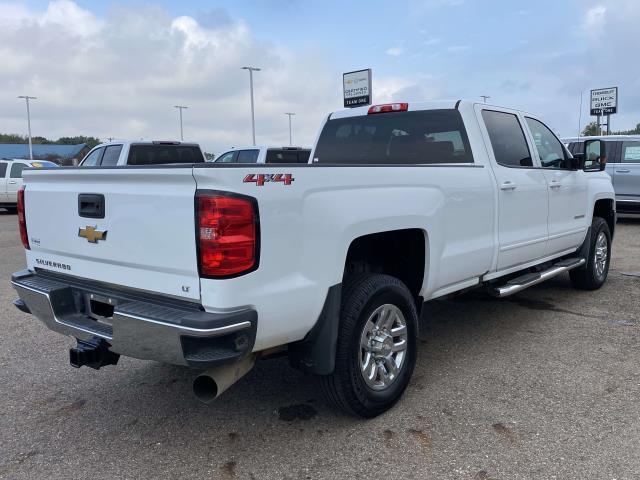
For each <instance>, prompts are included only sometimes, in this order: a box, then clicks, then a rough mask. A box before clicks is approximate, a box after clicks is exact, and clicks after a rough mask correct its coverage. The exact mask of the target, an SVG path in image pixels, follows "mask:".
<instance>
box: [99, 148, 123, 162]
mask: <svg viewBox="0 0 640 480" xmlns="http://www.w3.org/2000/svg"><path fill="white" fill-rule="evenodd" d="M121 151H122V145H109V146H108V147H106V148H105V149H104V155H103V157H102V162H101V163H100V165H102V166H111V167H112V166H114V165H117V164H118V159H119V158H120V152H121Z"/></svg>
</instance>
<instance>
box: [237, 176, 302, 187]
mask: <svg viewBox="0 0 640 480" xmlns="http://www.w3.org/2000/svg"><path fill="white" fill-rule="evenodd" d="M293 181H294V178H293V175H292V174H291V173H249V174H248V175H247V176H246V177H244V180H242V182H243V183H255V184H256V186H258V187H262V186H263V185H264V184H265V183H267V182H282V183H284V184H285V185H291V182H293Z"/></svg>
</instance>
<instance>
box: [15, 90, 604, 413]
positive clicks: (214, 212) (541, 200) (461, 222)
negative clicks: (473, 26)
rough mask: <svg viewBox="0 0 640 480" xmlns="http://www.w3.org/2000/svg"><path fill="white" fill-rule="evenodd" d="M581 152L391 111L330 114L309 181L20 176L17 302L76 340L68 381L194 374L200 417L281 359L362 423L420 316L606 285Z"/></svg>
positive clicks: (423, 108) (133, 172)
mask: <svg viewBox="0 0 640 480" xmlns="http://www.w3.org/2000/svg"><path fill="white" fill-rule="evenodd" d="M585 148H586V149H587V151H588V152H587V153H588V158H589V159H591V160H590V161H589V162H586V161H582V160H581V159H580V158H574V157H572V155H571V154H570V153H569V152H568V151H567V150H566V148H564V146H563V145H562V143H561V142H560V140H558V138H557V137H556V136H555V135H554V133H553V132H552V131H551V130H550V129H549V128H548V127H547V126H546V125H545V124H544V123H543V122H542V120H540V119H539V118H537V117H535V116H534V115H530V114H528V113H523V112H519V111H516V110H512V109H508V108H501V107H495V106H490V105H486V104H481V103H473V102H466V101H458V102H428V103H415V104H408V103H394V104H385V105H374V106H371V107H358V108H353V109H349V110H343V111H338V112H335V113H332V114H331V115H329V116H328V117H327V118H326V119H325V121H324V123H323V125H322V130H321V133H320V136H319V138H318V141H317V143H316V145H315V146H314V148H313V152H312V155H311V158H312V159H313V163H310V164H302V163H300V164H293V163H288V164H277V165H268V164H267V165H260V166H259V167H258V166H257V165H255V164H247V165H240V164H238V165H233V164H229V163H218V164H211V163H198V164H193V165H179V166H177V167H175V166H174V167H173V168H154V169H153V170H148V171H143V170H144V169H140V168H131V167H122V168H120V169H110V170H102V169H96V170H94V171H86V170H85V171H82V169H78V168H70V169H60V170H59V171H53V170H50V171H40V172H39V171H28V172H27V173H26V174H25V179H26V186H25V189H24V190H23V191H22V195H21V196H20V197H19V198H20V199H21V202H20V203H19V211H20V212H21V213H22V215H20V216H19V219H20V220H21V221H20V224H19V225H20V232H21V238H22V241H23V244H24V248H25V252H26V257H27V269H26V270H24V271H21V272H16V273H15V274H14V275H13V277H12V282H13V286H14V287H15V288H16V290H17V291H18V294H19V297H20V298H19V299H18V300H16V302H15V304H16V306H17V307H18V308H19V309H21V310H22V311H25V312H31V313H33V314H34V315H35V316H36V317H37V318H39V319H40V320H41V321H42V322H44V324H45V325H46V326H47V327H48V328H50V329H51V330H53V331H56V332H59V333H61V334H65V335H70V336H72V337H76V338H77V339H78V343H77V346H76V347H74V348H72V349H71V351H70V359H71V364H72V365H73V366H75V367H81V366H83V365H86V366H89V367H93V368H96V369H97V368H100V367H103V366H105V365H110V364H115V363H116V362H117V361H118V358H119V355H126V356H130V357H136V358H141V359H151V360H157V361H161V362H166V363H171V364H177V365H185V366H190V367H192V368H196V369H200V370H205V372H204V373H202V374H200V375H198V377H197V378H196V379H195V381H194V384H193V388H194V392H195V393H196V395H197V396H198V398H200V399H201V400H203V401H205V402H210V401H212V400H213V399H214V398H215V397H217V396H218V395H220V394H221V393H222V392H223V391H224V390H225V389H226V388H228V387H229V386H230V385H231V384H233V383H234V382H235V381H236V380H237V379H238V378H240V377H241V376H242V375H244V374H245V373H246V372H247V371H249V370H250V369H251V367H252V366H253V364H254V361H255V360H256V359H259V358H265V357H268V356H272V355H278V354H286V355H288V357H289V361H290V362H291V364H292V365H293V366H295V367H296V368H299V369H300V370H303V371H305V372H309V373H313V374H316V375H318V377H319V381H320V383H321V384H322V389H323V391H324V392H325V393H326V396H327V398H328V399H329V401H330V402H332V403H334V404H335V405H337V406H338V407H340V408H343V409H344V410H346V411H348V412H351V413H353V414H356V415H360V416H364V417H372V416H375V415H378V414H380V413H382V412H384V411H385V410H387V409H389V408H391V406H393V405H394V404H395V403H396V402H397V400H398V399H399V398H400V396H401V395H402V393H403V391H404V390H405V388H406V387H407V385H408V383H409V380H410V378H411V374H412V372H413V369H414V365H415V362H416V359H417V349H418V347H419V343H420V342H418V316H419V313H420V310H421V308H422V305H423V302H427V301H431V300H433V299H436V298H440V297H443V296H445V295H450V294H453V293H456V292H462V291H466V290H468V289H470V288H483V289H486V290H487V291H488V292H490V293H491V294H493V295H495V296H496V297H506V296H508V295H511V294H514V293H516V292H519V291H521V290H523V289H525V288H527V287H529V286H531V285H536V284H538V283H540V282H542V281H544V280H547V279H549V278H552V277H554V276H556V275H559V274H561V273H563V272H569V276H570V279H571V283H572V284H573V285H574V286H575V287H576V288H580V289H586V290H595V289H598V288H600V287H601V286H602V285H603V284H604V282H605V281H606V279H607V273H608V269H609V261H610V257H611V247H612V243H611V239H612V235H613V233H614V229H615V221H616V212H615V201H614V199H615V197H614V192H613V187H612V185H611V179H610V177H609V175H607V174H606V173H605V172H603V171H602V170H603V168H604V164H603V163H602V160H603V159H602V158H600V155H599V151H600V149H602V148H603V144H602V142H601V141H599V140H595V141H589V142H587V145H586V147H585ZM42 206H46V207H47V208H42ZM32 354H37V352H36V349H35V348H34V352H32Z"/></svg>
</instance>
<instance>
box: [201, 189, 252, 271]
mask: <svg viewBox="0 0 640 480" xmlns="http://www.w3.org/2000/svg"><path fill="white" fill-rule="evenodd" d="M196 226H197V235H198V239H197V241H198V250H199V252H198V264H199V270H200V276H202V277H214V278H221V277H230V276H236V275H240V274H242V273H248V272H250V271H252V270H255V269H256V268H257V266H258V247H259V238H258V235H259V233H258V228H259V220H258V205H257V203H256V201H255V199H253V198H251V197H245V196H244V195H231V194H226V193H220V192H206V191H204V192H198V193H197V194H196Z"/></svg>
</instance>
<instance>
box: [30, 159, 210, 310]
mask: <svg viewBox="0 0 640 480" xmlns="http://www.w3.org/2000/svg"><path fill="white" fill-rule="evenodd" d="M24 178H25V184H26V191H25V212H26V215H25V216H26V222H27V234H28V237H29V243H30V247H31V250H28V251H27V260H28V266H29V268H34V267H35V268H41V269H45V270H50V271H54V272H57V273H65V274H69V275H73V276H76V277H80V278H88V279H91V280H96V281H100V282H106V283H110V284H115V285H122V286H126V287H134V288H137V289H141V290H145V291H149V292H156V293H162V294H167V295H172V296H176V297H182V298H186V299H199V298H200V283H199V279H198V264H197V256H196V242H195V221H194V195H195V190H196V183H195V181H194V178H193V175H192V169H191V168H190V167H186V166H185V167H182V168H170V167H168V168H140V169H130V168H125V169H118V168H114V169H64V168H60V169H56V170H55V171H54V170H47V171H25V175H24ZM101 199H103V202H104V205H103V206H104V211H103V212H100V206H99V204H100V202H101ZM94 203H95V204H94ZM100 217H102V218H100Z"/></svg>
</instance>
